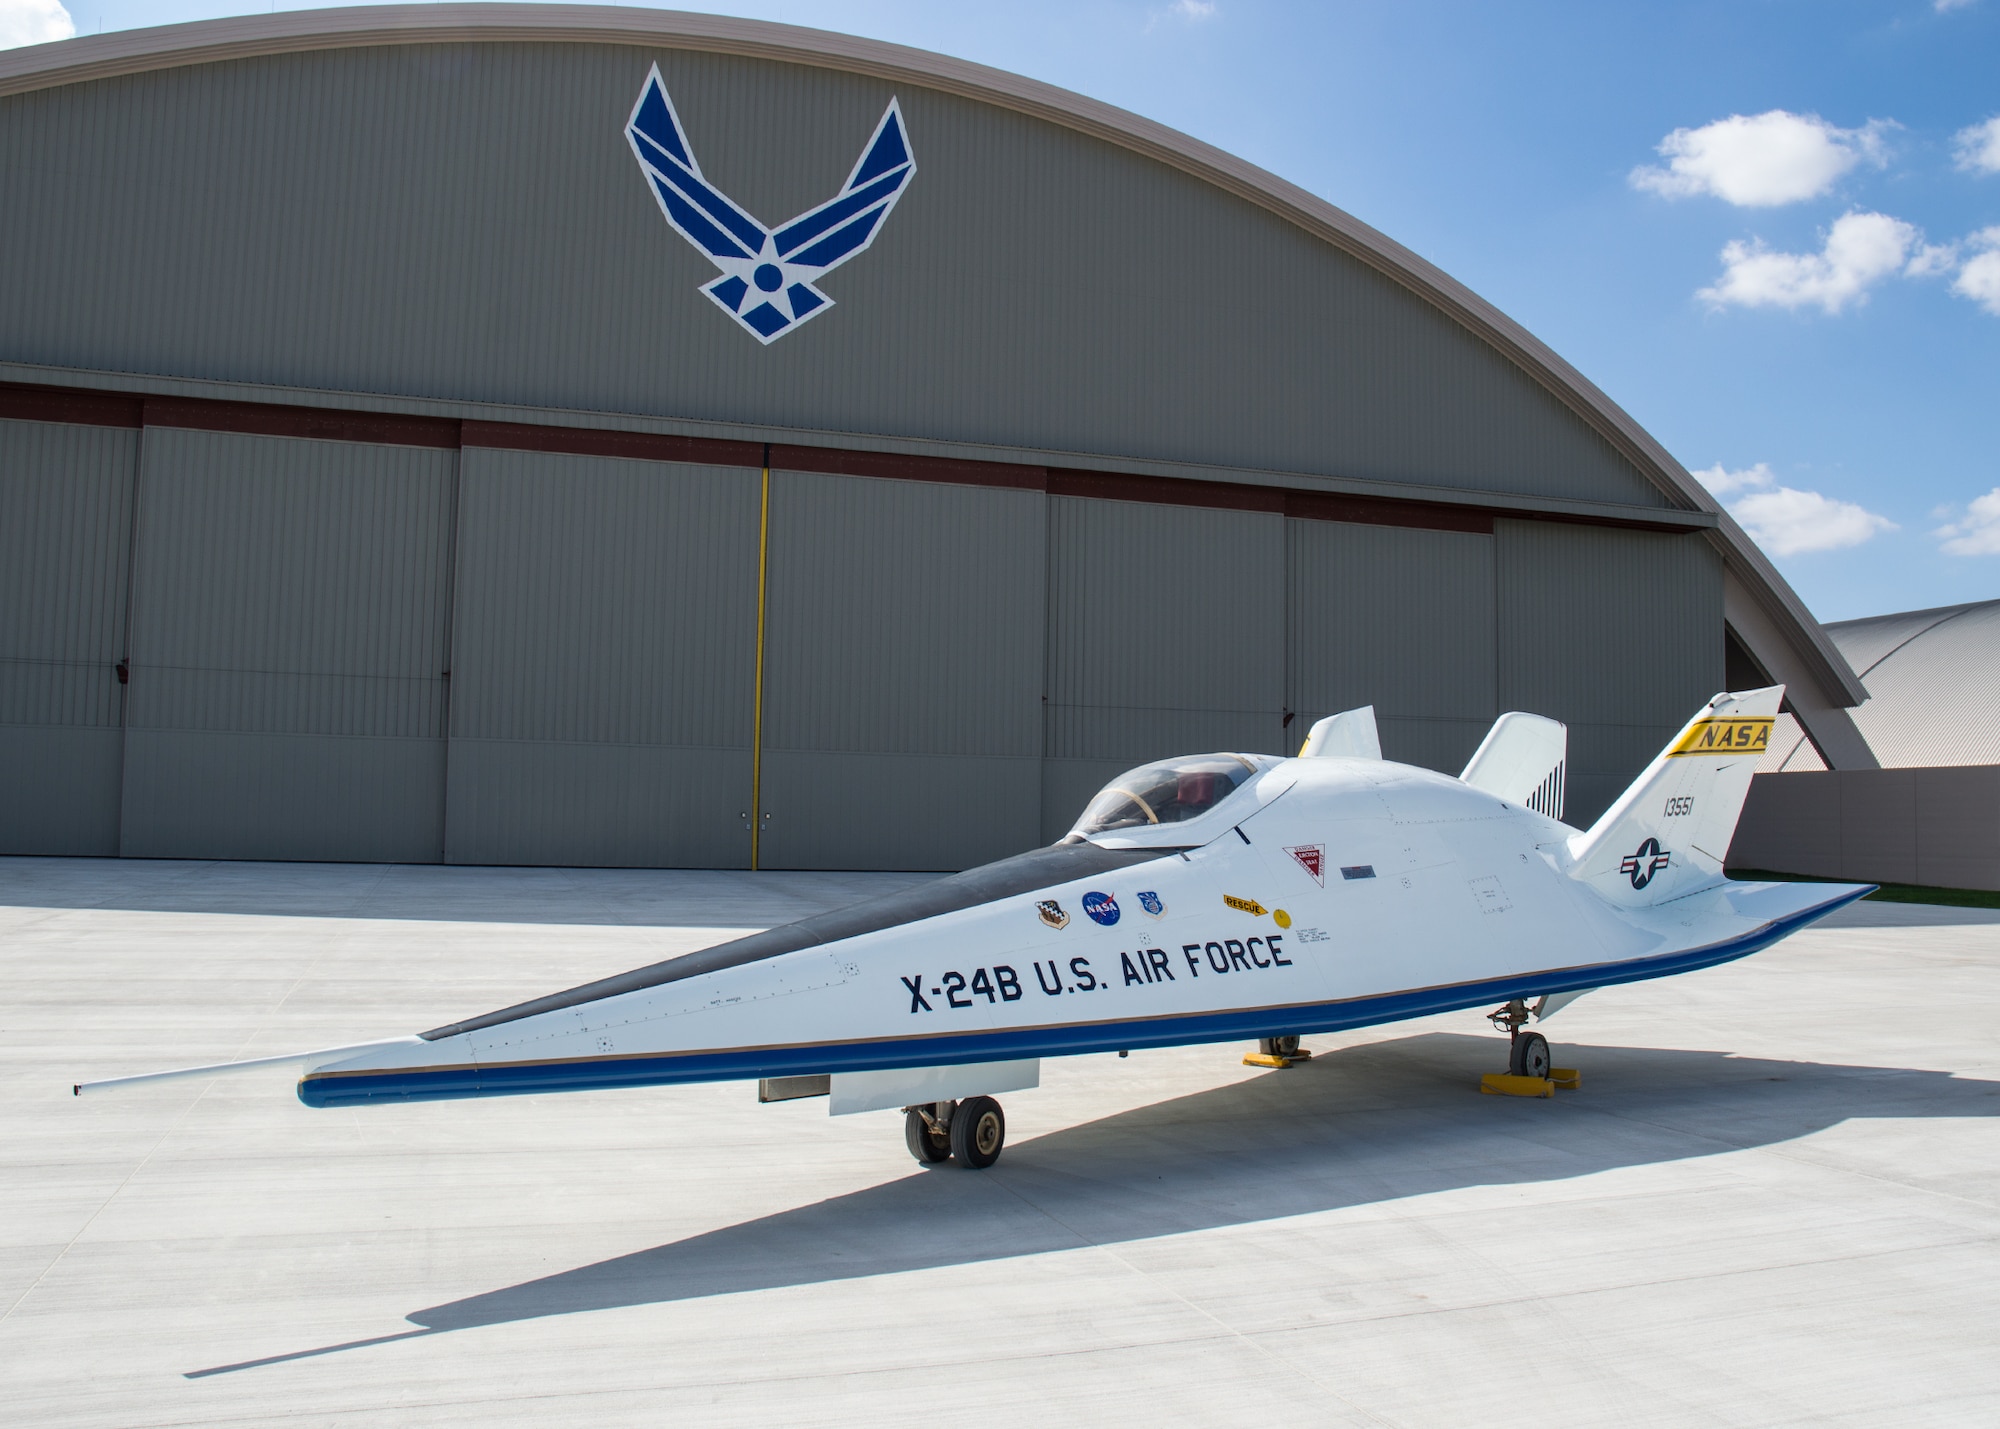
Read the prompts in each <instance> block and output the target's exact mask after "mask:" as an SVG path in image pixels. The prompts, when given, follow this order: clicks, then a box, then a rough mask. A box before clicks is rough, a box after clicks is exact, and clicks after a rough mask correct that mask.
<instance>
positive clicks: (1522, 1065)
mask: <svg viewBox="0 0 2000 1429" xmlns="http://www.w3.org/2000/svg"><path fill="white" fill-rule="evenodd" d="M1486 1020H1487V1021H1489V1022H1491V1023H1492V1024H1493V1026H1494V1027H1495V1028H1496V1029H1498V1030H1499V1031H1501V1032H1505V1033H1506V1034H1507V1070H1506V1071H1505V1072H1488V1073H1487V1074H1486V1075H1485V1076H1483V1077H1481V1078H1480V1079H1479V1090H1480V1091H1482V1092H1487V1093H1489V1094H1491V1095H1494V1096H1507V1097H1552V1096H1554V1095H1555V1094H1556V1088H1557V1087H1561V1088H1563V1089H1564V1090H1565V1091H1574V1090H1576V1088H1577V1087H1578V1086H1579V1085H1580V1084H1581V1082H1582V1080H1583V1078H1582V1074H1581V1073H1579V1072H1577V1071H1575V1070H1574V1069H1572V1068H1569V1067H1558V1066H1556V1065H1554V1062H1553V1058H1552V1055H1551V1053H1550V1052H1549V1039H1548V1038H1546V1037H1544V1036H1542V1034H1541V1033H1539V1032H1530V1031H1528V1030H1527V1029H1526V1024H1527V1021H1528V1004H1527V1003H1526V1002H1525V1001H1523V1000H1522V999H1520V998H1518V997H1517V998H1515V999H1514V1000H1513V1001H1512V1002H1510V1003H1508V1004H1507V1005H1506V1006H1505V1007H1503V1008H1501V1009H1500V1010H1499V1011H1497V1012H1489V1013H1487V1014H1486Z"/></svg>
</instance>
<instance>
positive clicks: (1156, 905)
mask: <svg viewBox="0 0 2000 1429" xmlns="http://www.w3.org/2000/svg"><path fill="white" fill-rule="evenodd" d="M1139 908H1140V910H1141V911H1142V912H1144V913H1145V915H1146V916H1147V917H1149V918H1157V917H1159V916H1160V915H1161V914H1163V913H1165V912H1166V911H1167V905H1166V904H1164V903H1162V902H1161V901H1160V895H1159V894H1157V893H1151V892H1146V893H1141V894H1140V895H1139Z"/></svg>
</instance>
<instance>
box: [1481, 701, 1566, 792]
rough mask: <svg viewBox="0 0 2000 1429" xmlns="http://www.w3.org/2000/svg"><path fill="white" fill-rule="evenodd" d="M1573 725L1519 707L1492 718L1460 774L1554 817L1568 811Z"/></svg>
mask: <svg viewBox="0 0 2000 1429" xmlns="http://www.w3.org/2000/svg"><path fill="white" fill-rule="evenodd" d="M1568 765H1569V726H1568V725H1566V724H1563V723H1562V722H1561V721H1559V720H1552V719H1547V718H1544V717H1543V716H1541V715H1533V714H1523V713H1522V712H1520V711H1519V710H1514V711H1511V712H1509V713H1507V714H1503V715H1501V716H1500V718H1498V719H1496V720H1494V721H1493V728H1491V729H1489V730H1487V731H1486V738H1485V739H1483V740H1481V741H1480V742H1479V748H1478V749H1476V750H1474V751H1473V755H1472V760H1471V762H1470V763H1468V764H1467V765H1466V766H1465V772H1464V773H1463V774H1461V775H1459V776H1458V777H1459V779H1460V780H1461V781H1462V782H1464V783H1466V784H1470V785H1471V786H1472V787H1473V788H1475V789H1484V790H1485V791H1486V792H1487V793H1489V794H1491V795H1493V796H1494V797H1495V798H1498V799H1506V800H1509V801H1511V802H1513V803H1516V804H1521V805H1525V806H1526V807H1527V808H1530V809H1533V810H1534V811H1535V812H1536V813H1538V814H1546V815H1547V816H1548V817H1549V818H1551V819H1560V818H1561V817H1562V816H1563V786H1564V784H1565V782H1566V780H1567V778H1568Z"/></svg>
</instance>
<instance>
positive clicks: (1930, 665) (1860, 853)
mask: <svg viewBox="0 0 2000 1429" xmlns="http://www.w3.org/2000/svg"><path fill="white" fill-rule="evenodd" d="M1826 632H1827V634H1828V635H1830V636H1831V637H1832V638H1833V640H1834V642H1835V644H1837V645H1838V646H1839V647H1840V650H1841V653H1842V654H1844V655H1845V656H1846V657H1847V659H1848V662H1849V664H1850V665H1851V666H1852V667H1853V668H1854V669H1855V670H1857V671H1859V672H1860V674H1861V678H1862V679H1863V680H1865V681H1866V682H1867V685H1868V701H1867V703H1866V704H1863V705H1862V706H1860V707H1859V708H1858V709H1856V710H1855V711H1854V723H1855V725H1856V727H1857V728H1858V729H1859V731H1860V733H1861V736H1862V737H1863V738H1864V739H1866V740H1867V741H1868V748H1869V751H1870V753H1872V754H1873V755H1874V757H1875V761H1876V763H1877V764H1879V765H1880V767H1879V768H1876V769H1856V768H1853V767H1851V766H1850V767H1847V768H1834V769H1829V768H1828V767H1827V763H1826V761H1825V760H1824V759H1823V758H1822V757H1821V756H1820V753H1819V751H1818V750H1817V749H1815V748H1814V747H1813V744H1812V741H1811V740H1809V739H1807V738H1806V737H1805V732H1804V731H1803V730H1802V729H1801V728H1800V727H1799V726H1798V723H1797V722H1796V721H1795V720H1791V719H1788V718H1787V719H1781V720H1780V721H1779V727H1778V728H1777V729H1776V730H1775V731H1774V737H1773V739H1772V742H1771V748H1770V749H1769V750H1768V751H1767V752H1766V753H1765V756H1764V762H1763V764H1762V766H1761V770H1760V772H1759V774H1758V776H1757V778H1756V780H1755V781H1754V782H1753V784H1752V786H1751V790H1750V798H1749V800H1748V802H1747V803H1746V804H1745V806H1744V810H1743V822H1742V825H1741V826H1740V827H1739V828H1738V829H1737V833H1736V842H1735V844H1734V845H1733V846H1732V847H1731V849H1730V851H1729V861H1730V863H1731V864H1732V865H1735V866H1737V867H1742V868H1762V869H1773V870H1777V871H1779V872H1783V873H1809V874H1816V875H1818V876H1820V877H1822V878H1854V879H1866V880H1868V881H1870V882H1876V883H1918V884H1927V885H1930V886H1932V887H1941V888H1983V889H1996V890H2000V716H1996V711H2000V600H1987V601H1980V602H1977V603H1975V604H1972V605H1950V606H1945V607H1943V608H1941V609H1938V610H1912V611H1906V612H1904V613H1903V614H1900V615H1877V616H1872V617H1870V618H1869V619H1867V620H1847V621H1842V622H1841V623H1840V624H1838V625H1829V626H1827V627H1826Z"/></svg>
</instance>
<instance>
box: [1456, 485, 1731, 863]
mask: <svg viewBox="0 0 2000 1429" xmlns="http://www.w3.org/2000/svg"><path fill="white" fill-rule="evenodd" d="M1494 527H1495V532H1494V534H1495V539H1496V542H1497V571H1498V582H1497V584H1498V589H1499V638H1498V640H1497V642H1496V643H1497V651H1498V660H1499V690H1500V707H1501V708H1502V709H1510V710H1532V711H1533V712H1535V713H1536V714H1545V715H1549V716H1551V717H1552V718H1555V719H1559V720H1562V721H1563V722H1564V723H1566V724H1567V725H1568V726H1569V785H1568V805H1567V812H1566V818H1567V820H1568V822H1570V823H1572V824H1579V825H1581V824H1587V823H1589V822H1590V821H1591V820H1593V819H1595V818H1596V817H1597V815H1598V814H1599V813H1601V812H1602V811H1603V810H1604V808H1605V807H1606V806H1607V805H1609V804H1610V802H1611V800H1612V799H1614V798H1616V797H1617V796H1618V795H1619V794H1620V793H1622V792H1623V791H1624V789H1625V786H1626V785H1627V784H1628V783H1630V782H1631V780H1632V776H1633V775H1634V774H1635V773H1636V772H1637V771H1638V770H1640V769H1642V768H1644V767H1645V765H1646V764H1647V762H1648V761H1649V760H1651V759H1652V758H1653V756H1654V755H1656V754H1658V753H1659V752H1660V749H1661V747H1662V746H1663V745H1665V743H1666V742H1667V740H1668V739H1669V738H1671V737H1672V735H1673V734H1674V732H1675V731H1676V730H1677V729H1679V728H1680V726H1681V725H1682V724H1684V723H1685V722H1686V721H1687V720H1688V718H1689V717H1690V716H1692V715H1693V714H1694V712H1695V711H1696V710H1697V709H1699V708H1700V707H1701V705H1702V704H1703V702H1704V701H1706V700H1707V699H1708V698H1709V697H1710V696H1711V695H1713V694H1715V693H1716V691H1718V690H1720V689H1722V688H1723V674H1722V664H1723V641H1722V637H1721V632H1722V572H1721V557H1720V556H1718V555H1717V554H1716V553H1715V550H1714V548H1712V547H1711V546H1709V544H1708V543H1707V542H1706V541H1704V540H1702V539H1701V538H1700V537H1699V536H1696V535H1686V536H1676V535H1660V534H1655V533H1653V532H1647V531H1625V530H1617V529H1613V528H1609V527H1603V526H1573V525H1560V524H1556V523H1553V522H1538V521H1497V522H1495V523H1494Z"/></svg>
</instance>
